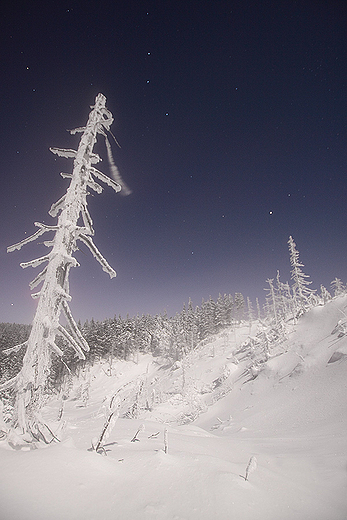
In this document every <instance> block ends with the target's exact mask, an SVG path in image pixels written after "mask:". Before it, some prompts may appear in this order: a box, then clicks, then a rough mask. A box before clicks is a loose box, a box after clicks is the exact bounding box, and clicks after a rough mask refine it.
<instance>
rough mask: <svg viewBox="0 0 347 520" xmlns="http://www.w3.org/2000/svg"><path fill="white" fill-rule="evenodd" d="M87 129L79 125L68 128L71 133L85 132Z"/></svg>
mask: <svg viewBox="0 0 347 520" xmlns="http://www.w3.org/2000/svg"><path fill="white" fill-rule="evenodd" d="M85 129H86V127H85V126H79V127H78V128H73V129H72V130H68V132H70V134H71V135H75V134H77V132H84V131H85Z"/></svg>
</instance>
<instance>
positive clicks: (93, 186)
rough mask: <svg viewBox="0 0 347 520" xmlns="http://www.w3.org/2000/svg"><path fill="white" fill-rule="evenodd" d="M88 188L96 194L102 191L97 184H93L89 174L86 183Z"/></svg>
mask: <svg viewBox="0 0 347 520" xmlns="http://www.w3.org/2000/svg"><path fill="white" fill-rule="evenodd" d="M87 184H88V186H89V188H91V189H92V190H94V191H95V192H96V193H99V194H100V193H102V191H103V189H104V188H103V187H102V186H100V184H98V183H97V182H95V181H94V180H93V177H92V176H91V175H90V174H89V178H88V182H87Z"/></svg>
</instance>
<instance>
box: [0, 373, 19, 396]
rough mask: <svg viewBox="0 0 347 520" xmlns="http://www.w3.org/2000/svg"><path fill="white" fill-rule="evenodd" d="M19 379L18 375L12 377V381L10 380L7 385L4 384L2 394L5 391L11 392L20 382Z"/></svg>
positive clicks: (1, 387)
mask: <svg viewBox="0 0 347 520" xmlns="http://www.w3.org/2000/svg"><path fill="white" fill-rule="evenodd" d="M18 377H19V374H17V375H16V376H15V377H12V379H9V380H8V381H6V382H5V383H2V384H1V385H0V392H4V391H5V390H9V389H10V388H13V387H14V386H15V384H16V383H17V381H18Z"/></svg>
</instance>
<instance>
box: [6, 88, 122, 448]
mask: <svg viewBox="0 0 347 520" xmlns="http://www.w3.org/2000/svg"><path fill="white" fill-rule="evenodd" d="M91 108H92V110H91V112H90V114H89V119H88V122H87V124H86V126H85V127H83V128H77V129H75V130H71V131H70V132H71V133H72V134H74V133H76V132H81V133H82V136H81V139H80V142H79V146H78V149H77V150H66V149H60V148H51V149H50V150H51V152H53V153H54V154H57V155H59V156H61V157H66V158H73V159H74V164H73V173H72V174H62V176H63V177H66V178H71V181H70V185H69V187H68V189H67V191H66V194H65V195H64V196H63V197H62V198H61V199H60V200H58V202H55V203H54V204H53V205H52V206H51V209H50V211H49V213H50V215H51V216H52V217H58V221H57V224H56V225H55V226H47V225H45V224H41V223H39V222H35V225H36V227H38V231H36V233H34V234H33V235H32V236H30V237H28V238H26V239H24V240H22V241H21V242H19V243H17V244H15V245H13V246H10V247H9V248H8V252H11V251H14V250H16V249H20V248H21V247H22V246H23V245H25V244H27V243H29V242H31V241H33V240H36V239H37V238H38V237H39V236H41V235H43V234H44V233H46V232H49V231H51V232H54V237H53V239H52V240H50V241H46V242H44V244H45V245H46V246H47V247H48V248H51V249H50V252H49V253H48V254H46V255H44V256H42V257H41V258H37V259H35V260H32V261H30V262H25V263H22V264H20V265H21V267H23V268H26V267H37V266H40V265H42V264H46V266H45V267H44V268H43V269H42V271H41V272H40V273H39V274H38V275H37V276H36V277H35V278H34V280H33V281H32V282H31V283H30V288H31V289H33V288H34V287H36V286H38V285H40V284H41V283H42V287H41V290H40V291H39V292H36V293H35V294H32V297H33V298H38V305H37V310H36V313H35V316H34V320H33V324H32V330H31V334H30V337H29V339H28V340H27V341H26V342H25V343H23V344H22V347H23V348H24V347H26V353H25V356H24V359H23V366H22V369H21V370H20V372H19V373H18V375H17V376H16V377H14V378H13V379H11V380H10V381H7V382H6V383H4V384H3V385H2V386H1V387H0V390H6V389H9V388H13V390H14V391H15V393H16V401H15V409H14V414H13V419H12V429H14V428H17V433H21V434H25V438H26V439H27V440H29V439H31V440H32V439H37V438H42V431H41V430H40V428H42V424H41V420H40V418H39V410H40V408H41V407H42V405H43V403H44V398H45V387H46V383H47V377H48V375H49V371H50V366H51V353H52V352H55V353H56V354H57V355H58V356H62V355H63V352H62V351H61V349H60V348H59V347H58V345H57V344H56V341H55V340H56V336H57V335H59V336H62V337H63V338H64V339H65V340H66V341H67V342H68V344H69V345H70V346H71V347H72V348H73V349H74V350H75V352H76V355H77V356H79V357H80V358H82V359H84V351H88V350H89V347H88V344H87V342H86V340H85V339H84V337H83V336H82V334H81V332H80V330H79V328H78V327H77V325H76V322H75V320H74V319H73V316H72V314H71V311H70V308H69V302H70V300H71V296H70V294H69V273H70V268H71V267H73V266H77V265H78V263H77V261H76V259H75V258H74V257H73V253H74V252H75V251H76V249H78V248H77V245H76V243H77V241H78V240H80V241H81V242H83V243H84V244H85V245H86V246H87V247H88V248H89V249H90V251H91V253H92V254H93V256H94V257H95V258H96V260H98V262H99V263H100V264H101V267H102V269H103V270H104V271H106V273H108V274H109V276H110V277H111V278H113V277H114V276H116V272H115V271H114V270H113V269H112V267H111V266H110V265H109V264H108V262H107V261H106V260H105V258H104V257H103V256H102V255H101V253H100V252H99V250H98V249H97V247H96V246H95V244H94V242H93V240H92V236H93V235H94V230H93V222H92V219H91V217H90V214H89V212H88V209H87V195H88V190H89V189H92V190H93V191H95V192H96V193H101V192H102V190H103V188H102V187H101V185H100V184H99V183H98V182H97V181H101V182H103V183H105V184H106V185H107V186H110V187H111V188H113V189H114V190H115V191H116V192H119V191H120V190H121V180H120V176H119V173H118V170H117V169H116V166H115V165H114V163H113V160H112V161H110V167H111V171H112V173H113V174H114V175H116V176H117V180H118V181H120V182H115V181H114V180H112V179H111V178H110V177H108V176H106V175H105V174H104V173H102V172H100V171H99V170H97V169H96V168H95V166H94V165H95V164H96V163H98V162H99V161H100V160H101V159H100V157H99V156H98V155H97V154H95V153H93V147H94V144H95V142H96V139H97V134H101V135H103V136H104V137H105V139H106V144H107V145H108V154H110V149H109V148H110V147H109V142H108V139H107V132H110V133H111V131H110V126H111V124H112V122H113V117H112V114H111V112H110V111H109V110H108V109H107V108H106V98H105V96H104V95H103V94H98V96H97V97H96V99H95V105H94V106H92V107H91ZM112 135H113V134H112ZM126 191H127V192H128V193H129V190H128V189H127V188H126ZM61 312H63V314H64V316H65V318H66V321H67V324H68V328H64V327H63V326H62V325H61V324H60V323H59V317H60V314H61Z"/></svg>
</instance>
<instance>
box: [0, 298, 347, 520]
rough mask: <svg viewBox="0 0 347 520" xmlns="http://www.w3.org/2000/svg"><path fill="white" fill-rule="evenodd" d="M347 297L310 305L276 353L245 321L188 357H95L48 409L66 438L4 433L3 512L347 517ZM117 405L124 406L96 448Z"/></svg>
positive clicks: (41, 518) (192, 519)
mask: <svg viewBox="0 0 347 520" xmlns="http://www.w3.org/2000/svg"><path fill="white" fill-rule="evenodd" d="M346 306H347V297H346V296H345V297H339V298H334V299H333V300H331V301H329V302H328V303H326V304H325V305H324V306H318V307H316V308H314V309H312V310H311V311H309V312H307V313H306V314H304V315H303V316H302V317H301V318H299V319H298V321H297V323H296V325H295V326H294V327H293V328H292V330H291V332H290V333H289V334H288V335H287V338H286V340H285V341H284V342H281V343H279V344H278V346H277V347H276V348H274V349H272V350H271V352H270V357H269V358H268V359H266V358H265V357H264V358H262V360H260V357H259V355H258V354H257V351H256V349H255V348H254V344H252V342H250V341H249V338H248V334H249V325H248V323H247V324H240V325H239V327H238V328H237V329H236V330H233V331H232V330H228V329H227V330H226V331H224V332H223V334H219V335H217V336H215V337H213V338H210V340H208V341H204V342H202V344H201V345H200V346H199V347H198V348H197V349H196V350H195V351H193V352H191V353H190V354H189V355H188V356H187V357H186V358H185V360H184V363H182V362H178V363H174V364H170V365H168V364H167V363H166V364H161V363H160V362H159V359H158V358H156V359H154V358H152V356H151V355H149V354H146V355H139V358H138V363H134V362H133V361H127V362H126V361H114V363H113V366H112V370H111V373H108V372H107V367H108V364H107V363H106V362H100V363H98V364H96V365H94V366H93V367H90V369H89V375H88V377H86V374H84V379H83V380H78V379H76V380H75V381H74V386H73V388H72V390H71V393H70V395H69V398H68V399H67V400H66V401H65V405H64V411H63V412H62V408H61V400H59V399H58V398H57V399H56V400H55V399H52V400H51V401H50V402H49V403H47V405H46V407H45V408H44V409H43V410H42V418H41V421H42V422H44V423H45V424H46V425H47V426H48V427H49V428H50V430H51V432H52V433H53V434H54V435H55V436H56V437H57V438H59V439H60V440H61V442H60V443H58V442H56V441H55V439H54V437H53V436H52V435H50V434H49V431H48V430H47V429H45V430H43V433H44V434H45V435H46V436H47V437H49V438H50V439H52V442H51V444H50V445H48V446H47V447H46V448H45V449H37V450H29V451H28V447H27V446H26V445H25V443H23V442H22V446H16V448H17V449H16V450H14V449H10V448H9V446H8V445H7V444H6V443H5V441H1V440H0V464H1V472H0V518H2V519H4V520H22V519H25V520H47V518H49V519H50V520H61V519H63V518H68V519H69V520H92V519H95V518H100V519H102V520H114V519H115V518H117V520H129V519H131V520H146V519H148V520H152V519H160V520H173V519H180V520H183V519H189V520H211V518H215V519H218V520H230V519H237V520H278V519H281V520H345V519H346V518H347V495H346V485H347V471H346V468H347V442H346V441H347V439H346V432H347V377H346V372H347V336H346V334H345V332H344V330H345V329H343V330H342V328H341V325H342V322H340V323H338V322H339V320H340V319H341V315H342V313H341V311H343V312H345V308H346ZM258 326H259V325H258V323H257V322H256V320H254V323H253V325H252V331H251V332H252V334H253V335H254V334H255V333H256V332H257V327H258ZM332 332H333V333H332ZM212 347H213V348H212ZM212 352H213V357H212V355H211V353H212ZM338 353H340V355H338ZM255 361H257V362H258V367H259V370H258V371H257V375H256V376H255V377H253V376H252V374H251V369H252V367H254V364H255ZM183 366H184V370H183ZM86 370H87V369H86ZM183 373H184V379H185V385H184V387H182V381H183ZM88 378H89V379H88ZM89 380H90V387H89V399H88V402H87V404H85V403H82V399H83V396H82V394H81V386H82V385H83V384H85V382H86V381H89ZM142 383H143V384H142ZM140 389H141V391H140ZM135 400H136V402H137V407H136V415H137V417H136V418H129V417H131V415H129V413H128V412H129V410H131V409H132V406H133V404H134V401H135ZM148 401H150V406H148ZM146 402H147V404H146ZM110 410H111V413H112V411H113V410H117V413H118V412H119V418H118V419H117V422H116V423H115V424H114V425H113V426H114V427H113V429H112V430H111V429H110V430H109V432H108V433H109V437H108V438H107V440H105V442H103V443H102V447H103V449H102V450H100V452H99V453H96V452H95V450H93V449H91V443H92V444H93V445H94V446H95V439H96V440H98V439H100V434H101V432H102V431H103V428H104V427H105V418H106V417H108V415H107V414H108V413H109V412H110ZM62 413H63V415H62V418H61V420H60V422H59V423H58V422H57V421H56V419H57V417H58V416H59V415H61V414H62ZM188 419H189V420H190V422H189V420H188ZM143 425H144V428H143ZM106 429H107V428H106ZM165 430H166V431H167V434H165ZM134 432H137V439H138V441H137V442H131V440H132V439H133V438H134ZM165 438H166V441H165ZM92 439H94V442H92ZM167 440H169V449H167V450H166V451H167V453H165V446H167ZM88 450H89V451H88ZM106 455H107V456H106Z"/></svg>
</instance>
